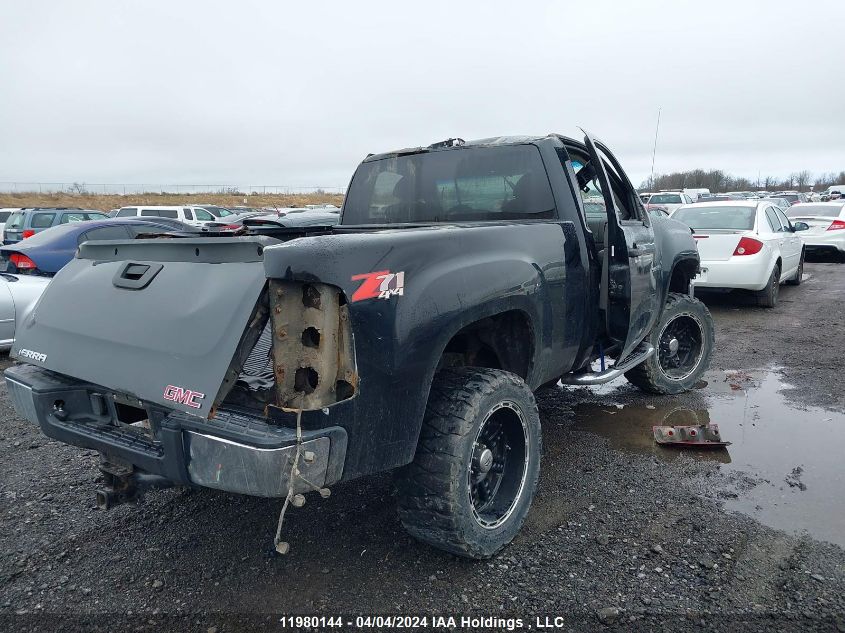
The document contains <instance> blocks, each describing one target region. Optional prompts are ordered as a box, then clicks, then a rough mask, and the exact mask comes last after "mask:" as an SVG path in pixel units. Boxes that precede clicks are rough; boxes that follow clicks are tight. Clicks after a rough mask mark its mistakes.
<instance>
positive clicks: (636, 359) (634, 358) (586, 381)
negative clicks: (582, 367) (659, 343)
mask: <svg viewBox="0 0 845 633" xmlns="http://www.w3.org/2000/svg"><path fill="white" fill-rule="evenodd" d="M652 354H654V346H652V345H649V344H648V343H643V344H642V345H641V346H640V347H638V348H637V349H636V350H634V352H633V353H632V354H631V355H630V356H629V357H628V358H627V359H626V360H624V361H623V362H621V363H619V364H618V365H614V366H613V367H609V368H608V369H605V370H604V371H599V372H586V373H583V374H564V375H563V376H561V377H560V381H561V382H562V383H563V384H564V385H575V386H578V387H586V386H589V385H600V384H602V383H605V382H610V381H611V380H613V379H614V378H619V376H621V375H622V374H624V373H625V372H626V371H628V370H629V369H631V368H633V367H636V366H637V365H639V364H640V363H642V362H644V361H646V360H648V358H649V357H651V355H652Z"/></svg>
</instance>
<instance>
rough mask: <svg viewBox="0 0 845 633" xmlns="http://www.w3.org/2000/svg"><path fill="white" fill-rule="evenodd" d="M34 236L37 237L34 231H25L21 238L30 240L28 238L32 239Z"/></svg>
mask: <svg viewBox="0 0 845 633" xmlns="http://www.w3.org/2000/svg"><path fill="white" fill-rule="evenodd" d="M33 235H35V231H33V230H32V229H27V230H26V231H24V232H23V233H21V237H22V238H23V239H26V238H28V237H32V236H33Z"/></svg>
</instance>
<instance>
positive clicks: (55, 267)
mask: <svg viewBox="0 0 845 633" xmlns="http://www.w3.org/2000/svg"><path fill="white" fill-rule="evenodd" d="M197 230H198V229H197V228H196V227H192V226H188V225H187V224H184V223H182V222H178V221H176V220H165V221H161V219H160V218H155V220H154V221H145V220H140V219H125V220H123V219H114V218H113V219H108V220H89V221H87V222H71V223H69V224H60V225H58V226H54V227H52V228H49V229H46V230H44V231H41V232H40V233H36V234H35V235H33V236H32V237H28V238H27V239H25V240H21V241H20V242H17V243H16V244H12V245H5V246H3V247H0V270H3V269H4V266H5V272H7V273H29V274H34V275H44V276H48V277H51V276H53V275H55V274H56V273H57V272H59V270H61V269H62V267H63V266H64V265H65V264H67V263H68V262H69V261H70V260H71V259H73V257H74V255H75V254H76V249H77V247H78V246H79V245H80V244H81V243H82V242H86V241H89V240H127V239H134V238H136V237H138V236H139V235H141V234H142V233H172V232H174V231H175V232H197Z"/></svg>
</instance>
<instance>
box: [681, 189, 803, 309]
mask: <svg viewBox="0 0 845 633" xmlns="http://www.w3.org/2000/svg"><path fill="white" fill-rule="evenodd" d="M672 219H673V220H678V221H680V222H683V223H684V224H686V225H687V226H689V227H690V228H691V229H692V230H693V237H694V238H695V241H696V243H697V245H698V252H699V255H700V256H701V273H700V274H699V275H698V276H697V277H696V278H695V280H694V284H695V287H696V288H719V289H734V288H738V289H741V290H751V291H753V292H754V293H755V296H756V298H757V303H758V305H761V306H764V307H767V308H773V307H774V306H775V304H776V303H777V300H778V290H779V289H780V284H782V283H788V284H792V285H796V286H797V285H798V284H800V283H801V277H802V275H803V273H804V245H803V243H802V241H801V237H800V234H799V233H798V232H799V231H805V230H807V229H808V228H809V227H808V225H807V224H806V223H805V222H795V223H791V222H790V221H789V219H788V218H787V217H786V216H785V215H784V213H783V211H782V210H781V209H780V208H779V207H778V206H777V205H775V204H773V203H772V202H767V201H759V200H748V201H744V200H728V201H724V202H701V203H698V204H695V205H691V206H685V207H681V208H680V209H678V210H677V211H675V213H673V214H672Z"/></svg>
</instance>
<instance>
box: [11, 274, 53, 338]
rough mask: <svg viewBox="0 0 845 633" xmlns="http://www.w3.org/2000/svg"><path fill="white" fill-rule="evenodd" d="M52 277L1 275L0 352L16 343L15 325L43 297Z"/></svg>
mask: <svg viewBox="0 0 845 633" xmlns="http://www.w3.org/2000/svg"><path fill="white" fill-rule="evenodd" d="M50 279H51V278H50V277H39V276H35V275H10V274H9V273H0V280H2V281H0V351H7V350H9V349H10V348H11V347H12V343H14V342H15V324H16V323H19V322H20V321H21V319H23V316H24V315H25V314H26V313H27V312H29V309H30V308H31V307H32V306H33V305H35V303H36V301H38V299H39V298H40V297H41V293H42V292H44V289H45V288H46V287H47V284H49V283H50Z"/></svg>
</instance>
